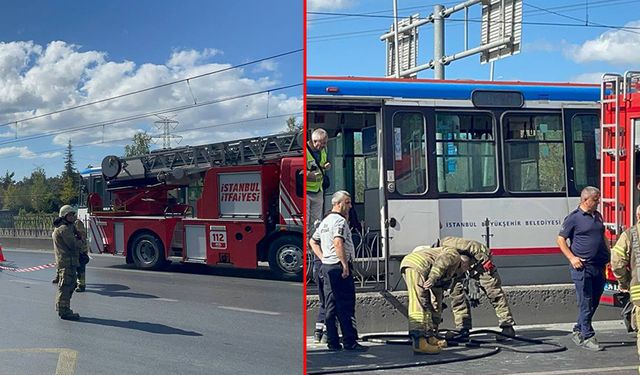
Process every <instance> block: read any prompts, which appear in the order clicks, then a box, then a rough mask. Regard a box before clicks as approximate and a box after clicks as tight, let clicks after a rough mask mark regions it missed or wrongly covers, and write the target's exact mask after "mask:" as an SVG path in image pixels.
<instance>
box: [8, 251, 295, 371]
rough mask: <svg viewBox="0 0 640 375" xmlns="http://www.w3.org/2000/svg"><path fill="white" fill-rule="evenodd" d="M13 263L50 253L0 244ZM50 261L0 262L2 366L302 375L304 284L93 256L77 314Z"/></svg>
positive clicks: (260, 274) (77, 297)
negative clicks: (62, 304)
mask: <svg viewBox="0 0 640 375" xmlns="http://www.w3.org/2000/svg"><path fill="white" fill-rule="evenodd" d="M3 250H4V251H3V252H4V256H5V258H6V259H7V262H5V263H3V265H12V266H16V267H20V268H25V267H32V266H37V265H42V264H47V263H51V262H52V260H53V257H52V254H51V252H39V251H12V250H9V249H3ZM53 275H54V270H53V269H45V270H39V271H33V272H25V273H16V272H12V271H7V270H2V271H0V319H1V321H0V374H56V375H70V374H251V375H255V374H300V373H302V363H303V359H302V345H303V343H302V342H303V333H302V316H301V314H302V308H303V296H302V284H301V283H296V282H289V281H280V280H273V279H272V278H271V277H270V274H269V273H268V271H266V270H257V271H250V272H243V271H237V270H230V269H215V268H211V267H206V266H195V265H188V266H187V265H177V266H174V265H172V266H171V267H170V268H169V270H168V271H167V272H164V271H163V272H154V271H141V270H136V269H133V268H132V267H131V266H128V265H125V264H124V260H123V258H121V257H114V256H111V255H97V256H93V259H92V260H91V262H90V263H89V265H88V269H87V291H86V292H85V293H74V295H73V298H72V300H71V307H72V309H73V310H74V311H75V312H77V313H79V314H80V315H81V320H80V321H79V322H70V321H63V320H61V319H59V318H58V316H57V314H56V312H55V310H54V298H55V291H56V287H55V286H54V285H52V284H51V282H50V281H51V279H52V278H53Z"/></svg>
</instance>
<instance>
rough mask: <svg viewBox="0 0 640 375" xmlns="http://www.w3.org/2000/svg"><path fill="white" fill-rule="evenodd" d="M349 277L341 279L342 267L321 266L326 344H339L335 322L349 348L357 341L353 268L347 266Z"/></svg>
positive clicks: (338, 265)
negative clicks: (337, 323)
mask: <svg viewBox="0 0 640 375" xmlns="http://www.w3.org/2000/svg"><path fill="white" fill-rule="evenodd" d="M349 271H350V272H349V277H347V278H346V279H343V278H342V265H341V264H340V263H338V264H323V265H322V275H323V276H324V298H325V299H324V308H325V320H324V322H325V325H326V326H327V344H328V345H329V346H337V345H338V344H339V343H340V337H339V335H338V327H337V326H336V320H337V321H338V322H339V323H340V329H341V330H342V341H343V342H344V344H345V345H347V346H351V345H353V344H355V343H356V340H357V339H358V330H357V328H356V316H355V315H356V286H355V284H354V282H353V267H352V266H351V264H349Z"/></svg>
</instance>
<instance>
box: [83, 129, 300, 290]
mask: <svg viewBox="0 0 640 375" xmlns="http://www.w3.org/2000/svg"><path fill="white" fill-rule="evenodd" d="M301 144H302V143H301V139H300V137H299V135H298V134H280V135H274V136H268V137H258V138H251V139H245V140H240V141H234V142H223V143H216V144H212V145H204V146H196V147H183V148H179V149H172V150H162V151H159V152H152V153H151V154H147V155H142V156H138V157H132V158H125V159H121V158H118V157H116V156H107V157H106V158H105V159H104V160H103V163H102V173H103V175H104V178H105V180H106V181H107V190H108V191H109V192H110V193H111V194H112V198H113V201H112V204H111V205H109V206H108V208H104V206H103V202H102V199H101V197H100V195H99V194H96V193H93V194H90V195H89V198H88V204H87V207H88V211H89V215H88V216H87V218H88V219H87V221H88V228H89V232H90V244H91V247H92V250H93V251H98V252H107V253H113V254H122V255H124V256H125V257H126V261H127V263H134V264H135V265H136V266H137V267H138V268H148V269H159V268H162V267H163V266H165V265H166V264H167V263H168V262H171V261H177V262H183V263H202V264H207V265H227V266H231V267H235V268H244V269H255V268H257V267H258V262H261V261H268V262H269V267H270V269H271V271H272V272H273V273H275V274H276V275H278V276H284V277H296V278H301V277H302V270H303V251H302V249H303V247H302V223H303V217H302V202H303V199H304V196H303V180H302V178H303V174H302V171H303V157H302V151H301V150H302V148H301V146H300V145H301ZM184 197H188V198H187V199H184Z"/></svg>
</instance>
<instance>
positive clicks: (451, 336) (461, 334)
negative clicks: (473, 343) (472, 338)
mask: <svg viewBox="0 0 640 375" xmlns="http://www.w3.org/2000/svg"><path fill="white" fill-rule="evenodd" d="M444 338H445V339H447V340H453V341H457V342H467V341H469V329H468V328H462V329H460V331H458V332H456V331H448V332H447V333H446V334H445V335H444Z"/></svg>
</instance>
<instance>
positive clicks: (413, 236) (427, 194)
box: [383, 107, 440, 272]
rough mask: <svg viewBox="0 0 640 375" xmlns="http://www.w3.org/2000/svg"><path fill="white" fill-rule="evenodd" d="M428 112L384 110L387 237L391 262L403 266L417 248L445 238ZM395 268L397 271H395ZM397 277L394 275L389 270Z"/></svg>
mask: <svg viewBox="0 0 640 375" xmlns="http://www.w3.org/2000/svg"><path fill="white" fill-rule="evenodd" d="M430 111H432V110H431V109H428V108H415V107H413V108H403V107H384V108H383V119H384V123H383V129H384V139H385V152H384V156H383V172H384V184H385V186H384V187H385V194H386V202H385V203H386V208H387V212H386V218H385V228H384V229H383V235H384V236H386V243H388V245H389V247H388V249H389V251H388V254H389V259H390V260H391V261H399V260H400V259H401V258H402V256H404V255H406V254H408V253H409V252H411V251H412V250H413V249H414V248H415V247H416V246H418V245H425V244H426V245H429V244H432V243H434V242H435V241H436V240H437V239H438V237H439V234H440V217H439V203H438V200H437V199H436V190H437V189H436V186H435V185H434V184H435V178H434V176H433V175H434V173H433V171H430V169H431V168H430V167H429V163H428V160H429V159H430V155H431V154H433V150H434V147H435V146H434V144H429V143H430V142H428V139H431V138H433V137H429V136H428V133H430V132H433V124H429V123H428V122H429V121H428V119H430V118H433V116H430ZM392 268H393V266H392ZM390 271H391V272H393V269H391V270H390Z"/></svg>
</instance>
